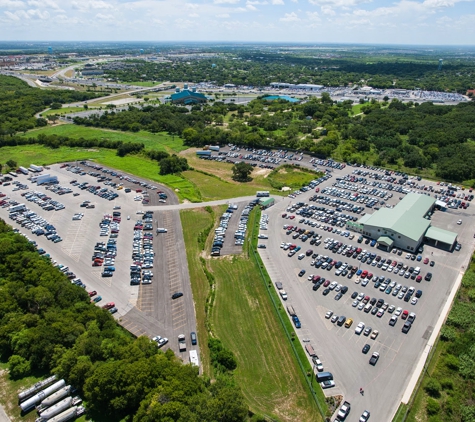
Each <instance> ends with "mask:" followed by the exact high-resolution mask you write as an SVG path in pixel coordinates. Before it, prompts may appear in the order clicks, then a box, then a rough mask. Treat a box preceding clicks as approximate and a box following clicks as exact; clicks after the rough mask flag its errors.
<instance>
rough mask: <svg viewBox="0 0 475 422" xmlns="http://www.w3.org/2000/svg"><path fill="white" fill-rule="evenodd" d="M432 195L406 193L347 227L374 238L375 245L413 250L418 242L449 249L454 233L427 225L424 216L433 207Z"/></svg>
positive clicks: (454, 237) (452, 242)
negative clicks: (390, 206)
mask: <svg viewBox="0 0 475 422" xmlns="http://www.w3.org/2000/svg"><path fill="white" fill-rule="evenodd" d="M434 206H435V199H434V198H431V197H430V196H427V195H420V194H416V193H409V194H408V195H406V197H405V198H404V199H402V200H401V202H399V203H398V204H397V205H396V206H395V207H394V208H382V209H380V210H378V211H376V212H375V213H373V214H366V215H364V216H363V217H361V218H360V219H359V220H358V222H357V223H349V224H348V228H349V229H352V230H354V231H357V232H359V233H361V234H363V235H364V236H367V237H369V238H370V239H374V240H376V241H377V242H378V247H380V248H382V249H387V250H391V249H392V248H399V249H403V250H407V251H410V252H416V251H417V250H418V248H419V246H420V245H421V244H422V242H424V241H425V242H426V243H428V244H431V245H433V246H437V247H439V248H442V249H447V250H451V249H452V248H453V246H454V244H455V242H456V240H457V233H453V232H450V231H447V230H444V229H440V228H438V227H431V221H430V219H429V218H426V217H427V216H428V215H429V214H430V213H431V212H432V211H433V209H434Z"/></svg>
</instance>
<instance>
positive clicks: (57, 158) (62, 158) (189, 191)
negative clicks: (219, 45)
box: [2, 145, 200, 202]
mask: <svg viewBox="0 0 475 422" xmlns="http://www.w3.org/2000/svg"><path fill="white" fill-rule="evenodd" d="M2 157H3V158H2V159H3V161H4V162H6V161H8V160H10V159H12V160H15V161H16V162H17V163H18V165H19V166H25V167H29V166H30V164H32V163H34V164H38V165H48V164H54V163H61V162H66V161H80V160H92V161H95V162H97V163H101V164H104V165H106V166H110V167H113V168H116V169H118V170H122V171H125V172H127V173H130V174H134V175H136V176H138V177H143V178H146V179H150V180H154V181H156V182H158V183H163V184H165V185H167V186H169V187H171V188H172V189H175V190H176V194H177V195H178V197H179V198H181V199H182V200H183V199H186V200H189V201H191V202H197V201H199V200H200V194H199V192H198V191H197V190H196V188H195V186H194V185H193V184H192V183H190V182H189V181H188V180H185V179H183V178H181V177H179V176H174V175H167V176H160V175H159V174H158V164H157V162H156V161H152V160H149V159H148V158H145V157H143V156H141V155H127V156H126V157H118V156H117V155H116V152H115V150H109V149H105V148H91V149H85V148H70V147H61V148H58V149H51V148H47V147H44V146H42V145H27V146H19V147H3V148H2ZM177 189H178V190H177Z"/></svg>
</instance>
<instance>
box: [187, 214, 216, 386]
mask: <svg viewBox="0 0 475 422" xmlns="http://www.w3.org/2000/svg"><path fill="white" fill-rule="evenodd" d="M215 212H218V211H217V210H216V211H215ZM180 217H181V224H182V227H183V237H184V239H185V245H186V258H187V261H188V268H189V271H190V280H191V289H192V292H193V300H194V302H195V314H196V327H197V334H198V344H199V345H200V357H201V366H202V368H203V374H204V375H206V376H209V377H211V376H212V373H211V371H212V369H211V363H210V356H209V348H208V330H207V328H206V311H205V305H206V298H207V296H208V292H209V287H210V286H209V283H208V280H207V278H206V275H205V273H204V272H203V268H202V266H201V262H200V259H199V258H200V253H201V247H200V244H199V243H198V241H197V239H198V237H199V235H200V233H201V232H203V231H204V230H205V229H206V228H207V227H209V226H210V225H211V224H213V223H214V221H213V216H212V215H211V214H210V213H208V212H207V211H206V210H205V209H204V208H197V209H193V210H182V211H181V212H180Z"/></svg>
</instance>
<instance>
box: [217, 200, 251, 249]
mask: <svg viewBox="0 0 475 422" xmlns="http://www.w3.org/2000/svg"><path fill="white" fill-rule="evenodd" d="M230 203H234V202H232V201H231V202H230ZM234 204H236V205H237V206H238V208H237V209H236V210H234V212H233V215H232V217H231V218H230V220H229V225H228V228H227V229H226V237H225V238H224V243H223V247H222V249H221V255H232V254H240V253H241V252H242V245H235V244H234V242H235V239H234V234H235V232H236V230H237V229H238V226H239V221H240V220H239V219H240V217H241V214H242V211H243V210H244V207H245V206H246V205H247V204H248V202H239V203H234ZM248 229H249V228H248Z"/></svg>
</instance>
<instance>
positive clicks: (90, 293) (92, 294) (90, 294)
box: [88, 290, 97, 297]
mask: <svg viewBox="0 0 475 422" xmlns="http://www.w3.org/2000/svg"><path fill="white" fill-rule="evenodd" d="M88 294H89V297H93V296H95V295H97V292H96V291H95V290H93V291H92V292H89V293H88Z"/></svg>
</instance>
